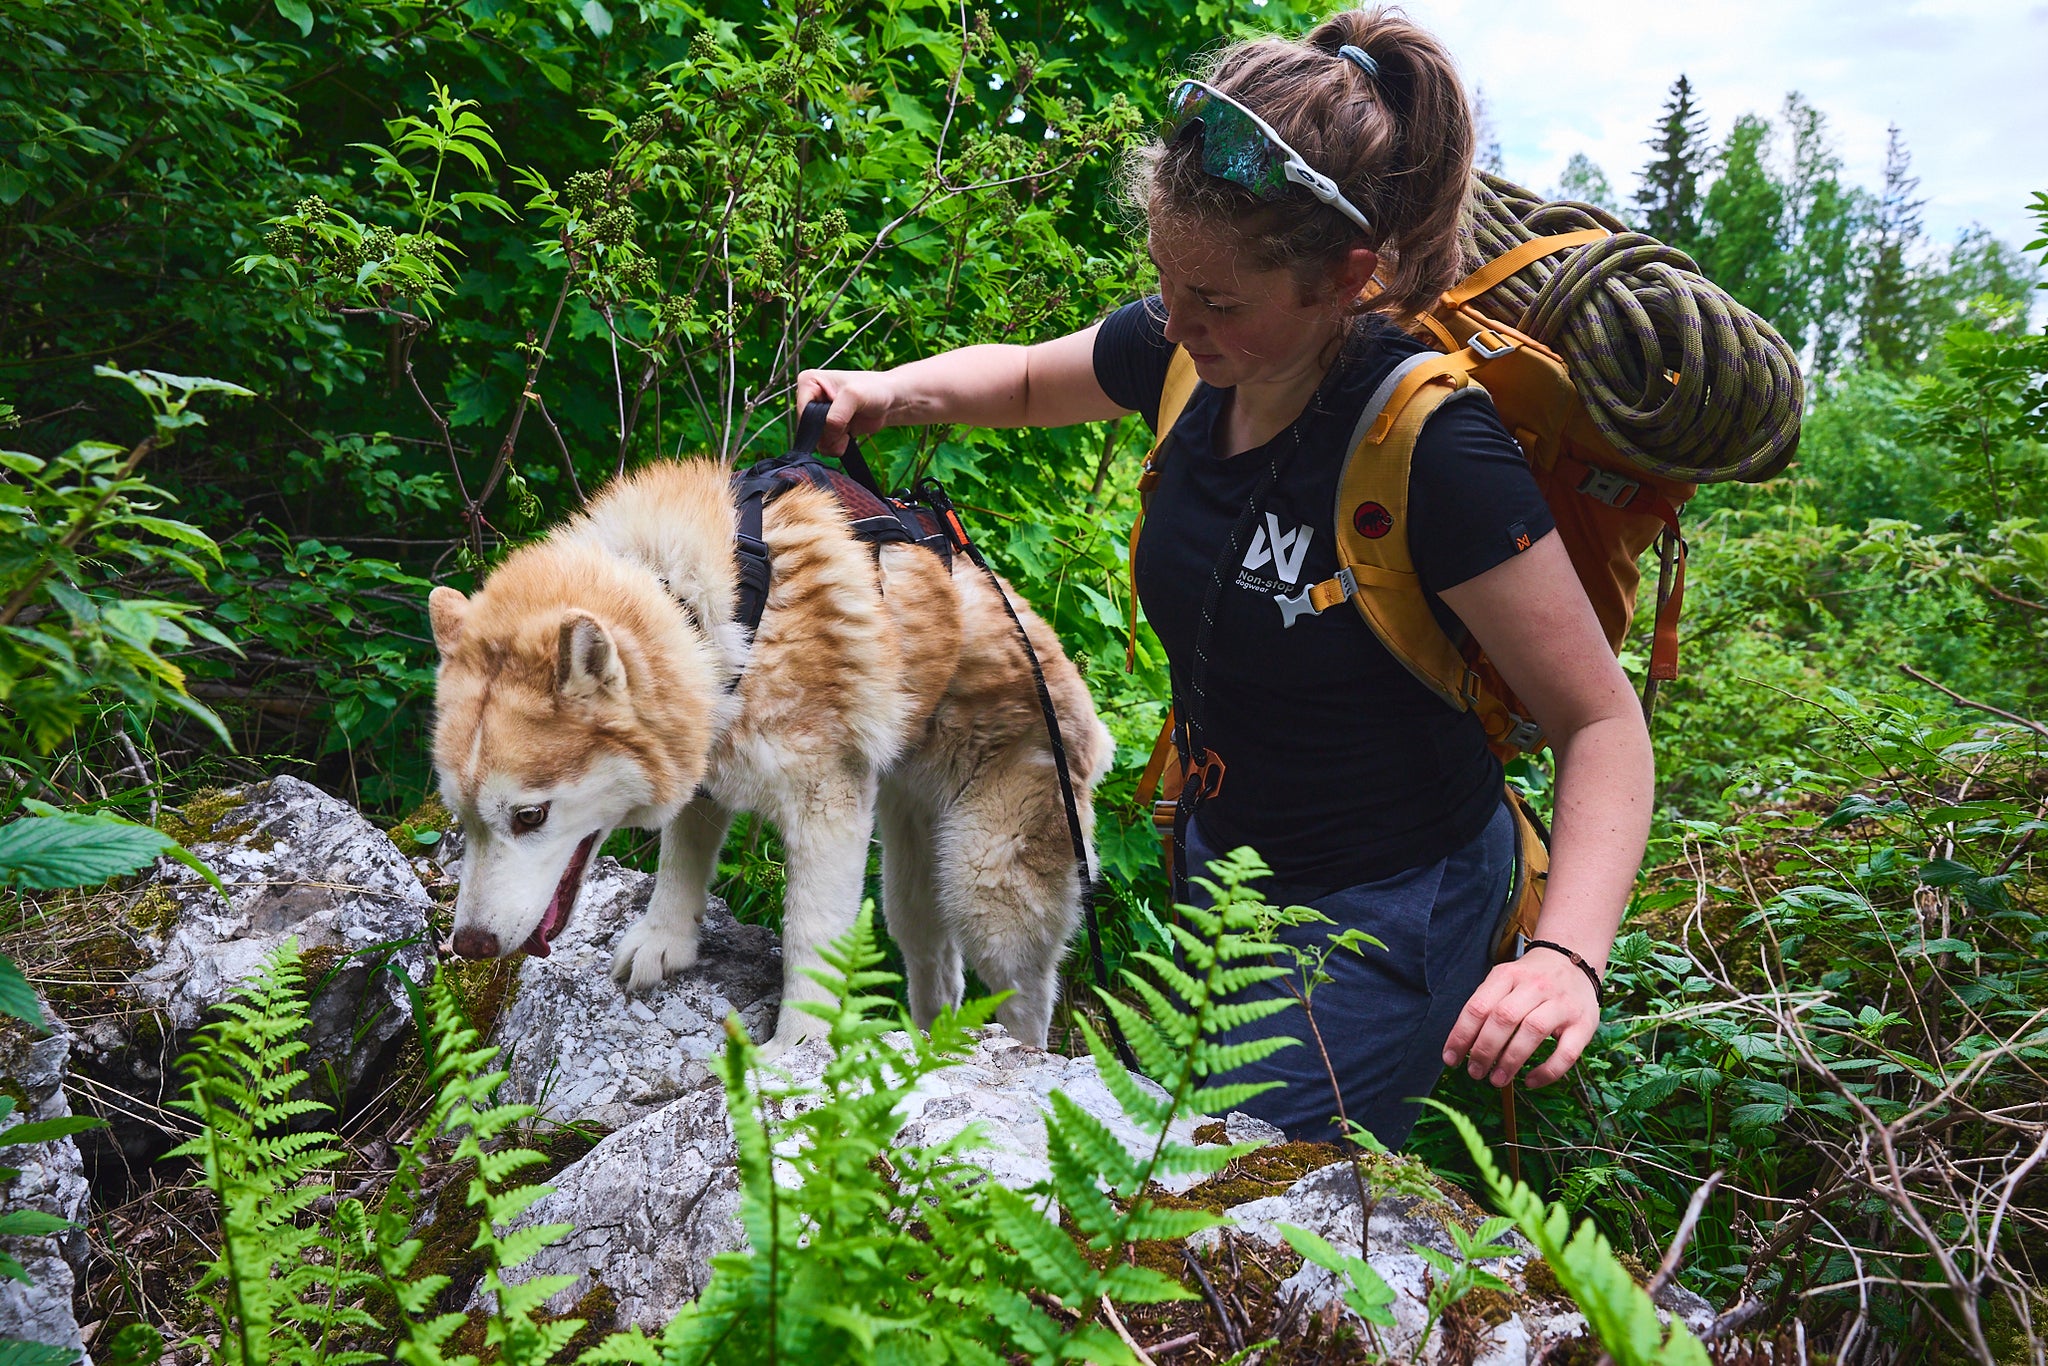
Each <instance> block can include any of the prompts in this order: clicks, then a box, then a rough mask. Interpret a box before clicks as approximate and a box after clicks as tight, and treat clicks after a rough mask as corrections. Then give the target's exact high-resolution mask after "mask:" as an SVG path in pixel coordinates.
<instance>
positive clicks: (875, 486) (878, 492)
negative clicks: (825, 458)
mask: <svg viewBox="0 0 2048 1366" xmlns="http://www.w3.org/2000/svg"><path fill="white" fill-rule="evenodd" d="M831 411H832V401H831V400H830V399H824V398H814V399H812V400H811V401H810V402H809V403H806V404H805V405H804V410H803V412H802V413H801V414H800V415H799V416H798V417H797V421H796V438H795V439H794V440H793V441H791V442H790V446H789V453H790V454H791V455H822V454H823V452H821V451H820V450H819V449H818V442H819V441H821V440H823V439H824V436H825V418H826V416H827V415H829V414H830V413H831ZM837 459H838V461H839V468H841V469H843V470H845V471H846V473H847V475H848V476H849V477H850V478H851V479H852V480H853V482H855V483H856V484H859V485H860V486H861V487H862V488H864V489H866V490H867V491H868V492H869V493H872V494H874V495H875V497H877V498H882V499H884V501H886V495H884V494H883V492H882V486H881V484H879V483H878V482H876V480H875V472H874V471H873V470H871V469H869V468H868V462H867V458H866V457H865V456H863V455H862V454H861V453H860V443H859V442H858V441H855V440H854V439H853V433H851V432H848V433H847V434H846V449H845V450H844V451H843V452H841V453H840V454H839V456H838V457H837Z"/></svg>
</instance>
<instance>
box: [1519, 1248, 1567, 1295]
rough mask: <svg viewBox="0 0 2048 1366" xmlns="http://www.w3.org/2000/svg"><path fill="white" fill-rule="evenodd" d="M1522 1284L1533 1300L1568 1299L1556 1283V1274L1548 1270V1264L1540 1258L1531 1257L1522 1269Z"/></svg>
mask: <svg viewBox="0 0 2048 1366" xmlns="http://www.w3.org/2000/svg"><path fill="white" fill-rule="evenodd" d="M1522 1284H1523V1285H1524V1286H1526V1287H1528V1291H1529V1295H1530V1297H1531V1298H1533V1299H1539V1300H1562V1299H1569V1298H1570V1296H1568V1295H1566V1294H1565V1293H1564V1286H1563V1285H1562V1284H1561V1283H1560V1282H1559V1281H1558V1279H1557V1273H1556V1272H1555V1271H1552V1270H1551V1269H1550V1263H1549V1262H1546V1261H1544V1260H1543V1259H1542V1258H1541V1257H1531V1258H1530V1259H1529V1264H1528V1265H1527V1266H1525V1267H1523V1268H1522Z"/></svg>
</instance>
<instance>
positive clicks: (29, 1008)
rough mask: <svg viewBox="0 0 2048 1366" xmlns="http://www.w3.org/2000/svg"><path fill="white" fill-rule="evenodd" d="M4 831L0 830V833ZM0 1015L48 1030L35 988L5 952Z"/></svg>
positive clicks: (0, 966)
mask: <svg viewBox="0 0 2048 1366" xmlns="http://www.w3.org/2000/svg"><path fill="white" fill-rule="evenodd" d="M4 833H5V831H4V830H0V834H4ZM0 1015H12V1016H13V1017H14V1018H15V1019H17V1020H20V1021H22V1022H23V1023H24V1024H31V1025H34V1026H35V1027H36V1028H37V1029H40V1030H42V1031H43V1032H45V1033H48V1032H49V1028H50V1025H49V1022H48V1021H47V1020H45V1019H44V1018H43V1003H42V1002H41V1001H39V1000H37V999H36V990H35V988H34V987H32V986H30V985H29V984H28V979H27V978H26V977H23V976H22V975H21V968H20V966H19V965H17V964H16V963H15V961H14V960H13V959H12V958H9V957H7V956H6V955H5V954H0Z"/></svg>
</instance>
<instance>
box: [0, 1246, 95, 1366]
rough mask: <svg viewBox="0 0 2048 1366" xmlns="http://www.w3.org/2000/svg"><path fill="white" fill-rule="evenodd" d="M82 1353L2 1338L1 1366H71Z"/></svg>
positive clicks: (0, 1340) (72, 1348)
mask: <svg viewBox="0 0 2048 1366" xmlns="http://www.w3.org/2000/svg"><path fill="white" fill-rule="evenodd" d="M9 1260H12V1259H11V1258H10V1259H9ZM82 1355H83V1354H82V1353H81V1352H79V1350H78V1349H77V1348H76V1347H55V1346H52V1345H50V1344H49V1343H45V1342H23V1341H20V1340H19V1339H17V1338H0V1366H71V1363H72V1362H74V1361H77V1360H78V1359H79V1358H80V1357H81V1356H82Z"/></svg>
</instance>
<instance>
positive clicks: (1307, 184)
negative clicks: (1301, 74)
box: [1176, 79, 1372, 236]
mask: <svg viewBox="0 0 2048 1366" xmlns="http://www.w3.org/2000/svg"><path fill="white" fill-rule="evenodd" d="M1182 84H1183V85H1191V86H1194V87H1195V88H1196V89H1197V90H1202V91H1206V92H1207V93H1208V94H1209V95H1210V96H1211V97H1212V98H1215V99H1219V100H1221V101H1223V102H1224V103H1225V104H1227V105H1229V106H1230V107H1231V108H1232V109H1235V110H1236V111H1237V112H1238V113H1240V114H1242V115H1244V116H1245V117H1246V118H1248V119H1250V120H1251V121H1252V123H1253V125H1254V126H1255V127H1257V128H1258V130H1259V131H1260V132H1261V133H1263V134H1265V137H1266V141H1267V142H1269V143H1271V144H1272V145H1273V146H1275V147H1277V148H1279V149H1280V150H1281V151H1282V152H1285V153H1286V154H1287V160H1286V161H1284V162H1282V163H1281V166H1280V170H1281V174H1282V175H1284V176H1286V177H1287V180H1288V182H1289V183H1290V184H1294V185H1299V186H1301V187H1302V188H1303V189H1305V190H1307V191H1308V192H1309V193H1310V194H1312V195H1314V196H1315V197H1316V198H1317V199H1320V200H1321V201H1323V203H1325V204H1328V205H1329V206H1330V207H1331V208H1333V209H1335V210H1336V211H1337V212H1338V213H1341V214H1343V215H1344V216H1345V217H1346V218H1348V219H1350V220H1351V221H1352V222H1353V223H1356V224H1357V225H1358V230H1359V231H1360V232H1362V233H1365V234H1366V235H1367V236H1371V235H1372V222H1371V220H1369V219H1367V218H1366V216H1365V215H1364V214H1363V213H1361V212H1359V209H1358V206H1357V205H1356V204H1353V203H1352V202H1351V201H1350V200H1348V199H1346V198H1345V197H1344V192H1343V191H1342V190H1340V189H1338V188H1337V182H1336V181H1334V180H1332V179H1330V178H1329V177H1328V176H1326V175H1324V174H1323V173H1322V172H1321V171H1318V170H1317V169H1316V168H1315V167H1313V166H1311V165H1309V164H1308V162H1307V161H1305V160H1303V158H1302V155H1301V153H1299V152H1297V151H1295V150H1294V148H1292V147H1290V146H1289V145H1288V143H1287V139H1286V138H1283V137H1281V136H1280V135H1279V134H1278V133H1276V132H1274V131H1273V125H1272V124H1270V123H1267V122H1266V121H1265V120H1264V119H1262V118H1260V117H1259V116H1258V115H1257V114H1254V113H1253V112H1252V111H1251V110H1249V109H1247V108H1245V107H1244V106H1243V105H1241V104H1239V103H1238V102H1237V101H1236V100H1233V99H1232V98H1230V96H1228V95H1226V94H1224V93H1223V92H1222V91H1221V90H1218V89H1217V88H1216V87H1215V86H1213V85H1210V84H1209V83H1208V82H1207V81H1197V80H1192V79H1190V80H1187V81H1183V82H1182ZM1176 88H1177V87H1176Z"/></svg>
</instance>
